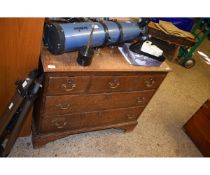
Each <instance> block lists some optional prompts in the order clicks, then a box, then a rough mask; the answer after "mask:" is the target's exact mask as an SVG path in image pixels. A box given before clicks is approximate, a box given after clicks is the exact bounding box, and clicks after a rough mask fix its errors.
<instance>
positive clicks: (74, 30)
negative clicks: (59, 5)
mask: <svg viewBox="0 0 210 175" xmlns="http://www.w3.org/2000/svg"><path fill="white" fill-rule="evenodd" d="M93 24H94V31H93V35H92V40H91V47H100V46H104V45H116V44H119V43H122V42H126V41H130V40H133V39H137V38H138V37H140V35H141V34H142V33H144V32H145V28H144V27H143V28H142V27H139V25H138V23H137V22H134V21H103V22H77V23H51V24H47V25H46V26H45V35H44V40H45V44H46V46H47V47H48V49H49V51H50V52H51V53H53V54H61V53H64V52H69V51H76V50H79V49H81V48H82V47H85V46H87V43H88V40H89V37H90V33H91V30H92V26H93Z"/></svg>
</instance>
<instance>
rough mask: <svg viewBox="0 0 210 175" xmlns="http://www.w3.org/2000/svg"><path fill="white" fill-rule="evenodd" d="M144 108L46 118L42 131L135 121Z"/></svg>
mask: <svg viewBox="0 0 210 175" xmlns="http://www.w3.org/2000/svg"><path fill="white" fill-rule="evenodd" d="M143 109H144V108H143V107H132V108H125V109H116V110H106V111H101V112H92V113H83V114H72V115H62V116H54V117H51V118H44V119H43V122H42V125H41V132H57V131H64V130H74V129H83V128H84V129H85V128H90V127H98V126H108V125H112V124H117V123H124V122H129V121H134V120H137V118H138V117H139V115H140V114H141V112H142V111H143Z"/></svg>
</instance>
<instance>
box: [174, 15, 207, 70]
mask: <svg viewBox="0 0 210 175" xmlns="http://www.w3.org/2000/svg"><path fill="white" fill-rule="evenodd" d="M204 19H206V21H207V22H205V23H203V20H204ZM208 24H210V18H201V19H200V20H199V21H198V22H196V23H195V24H194V26H193V28H192V30H191V33H192V34H193V35H194V36H195V38H196V40H197V42H196V44H195V45H194V46H192V47H181V48H180V50H179V55H178V57H179V60H178V62H179V64H181V65H182V66H184V67H186V68H191V67H193V66H194V65H195V60H194V59H193V58H192V56H193V53H194V52H195V51H196V49H197V48H198V47H199V46H200V45H201V43H202V42H203V41H204V39H205V38H206V37H207V36H208V35H209V34H210V27H208ZM201 27H202V29H201Z"/></svg>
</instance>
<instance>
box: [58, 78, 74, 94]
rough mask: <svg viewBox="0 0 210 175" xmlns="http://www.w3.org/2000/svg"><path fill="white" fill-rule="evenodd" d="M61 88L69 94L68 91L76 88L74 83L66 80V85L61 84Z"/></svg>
mask: <svg viewBox="0 0 210 175" xmlns="http://www.w3.org/2000/svg"><path fill="white" fill-rule="evenodd" d="M61 87H62V88H63V89H64V90H65V91H67V92H69V91H72V90H74V88H76V87H77V85H76V84H75V83H73V82H72V81H71V80H68V81H67V83H66V84H62V85H61Z"/></svg>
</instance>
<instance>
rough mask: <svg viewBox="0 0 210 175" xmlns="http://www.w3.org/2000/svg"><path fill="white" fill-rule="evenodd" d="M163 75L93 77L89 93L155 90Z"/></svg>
mask: <svg viewBox="0 0 210 175" xmlns="http://www.w3.org/2000/svg"><path fill="white" fill-rule="evenodd" d="M164 77H165V74H162V73H155V74H154V73H150V74H140V75H136V76H93V77H92V83H91V86H90V88H89V90H88V92H89V93H101V92H124V91H142V90H151V89H157V88H158V87H159V85H160V83H161V82H162V80H163V79H164Z"/></svg>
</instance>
